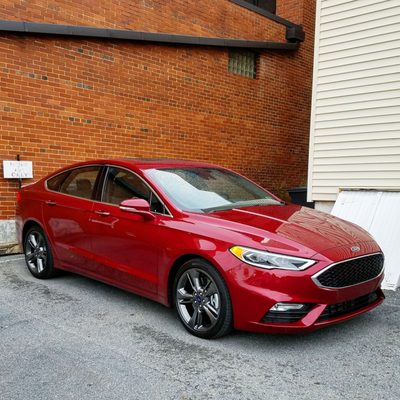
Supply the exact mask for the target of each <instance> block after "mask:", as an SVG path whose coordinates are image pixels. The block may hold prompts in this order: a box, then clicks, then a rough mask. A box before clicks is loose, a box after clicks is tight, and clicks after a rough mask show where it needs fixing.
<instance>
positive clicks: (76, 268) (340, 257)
mask: <svg viewBox="0 0 400 400" xmlns="http://www.w3.org/2000/svg"><path fill="white" fill-rule="evenodd" d="M17 227H18V233H19V238H20V241H21V243H22V244H23V248H24V253H25V257H26V263H27V266H28V268H29V271H30V272H31V273H32V274H33V275H34V276H35V277H37V278H50V277H52V276H54V275H55V274H56V273H57V271H58V270H68V271H72V272H76V273H78V274H82V275H85V276H89V277H91V278H94V279H98V280H101V281H103V282H107V283H109V284H111V285H115V286H118V287H120V288H123V289H126V290H129V291H132V292H135V293H138V294H140V295H143V296H145V297H148V298H150V299H152V300H155V301H158V302H160V303H162V304H165V305H167V306H174V307H175V308H176V311H177V315H178V317H179V319H180V320H181V322H182V324H183V326H184V327H185V328H186V329H187V330H188V331H189V332H190V333H192V334H194V335H196V336H199V337H203V338H215V337H219V336H222V335H224V334H226V333H228V332H229V331H230V330H231V329H232V328H236V329H242V330H250V331H260V332H306V331H311V330H314V329H317V328H320V327H323V326H326V325H329V324H333V323H337V322H340V321H344V320H346V319H349V318H352V317H354V316H356V315H358V314H361V313H363V312H366V311H368V310H370V309H372V308H374V307H376V306H377V305H379V304H380V303H381V302H382V301H383V299H384V295H383V293H382V291H381V290H380V284H381V282H382V279H383V262H384V257H383V254H382V252H381V250H380V248H379V246H378V245H377V244H376V242H375V241H374V239H373V238H372V237H371V236H370V235H369V234H368V233H367V232H366V231H364V230H363V229H361V228H359V227H358V226H356V225H354V224H351V223H349V222H346V221H343V220H341V219H338V218H335V217H333V216H330V215H328V214H324V213H321V212H318V211H314V210H311V209H308V208H304V207H300V206H296V205H286V204H285V203H284V202H282V201H281V200H280V199H278V198H277V197H275V196H274V195H273V194H271V193H269V192H268V191H266V190H265V189H263V188H261V187H260V186H258V185H256V184H255V183H253V182H251V181H249V180H248V179H246V178H244V177H242V176H241V175H238V174H236V173H234V172H232V171H230V170H227V169H225V168H222V167H219V166H215V165H211V164H204V163H198V162H188V161H174V160H151V159H150V160H145V159H142V160H135V159H110V160H96V161H90V162H84V163H79V164H75V165H72V166H69V167H66V168H64V169H62V170H59V171H57V172H55V173H54V174H51V175H49V176H47V177H46V178H43V179H41V180H40V181H38V182H36V183H34V184H32V185H29V186H26V187H24V188H23V189H22V190H21V191H20V193H19V194H18V205H17Z"/></svg>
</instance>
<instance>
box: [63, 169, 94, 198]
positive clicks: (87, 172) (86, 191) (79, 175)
mask: <svg viewBox="0 0 400 400" xmlns="http://www.w3.org/2000/svg"><path fill="white" fill-rule="evenodd" d="M99 171H100V167H98V166H91V167H84V168H78V169H74V170H72V171H70V173H69V175H68V177H67V178H66V179H65V180H64V182H63V183H62V184H61V187H60V192H61V193H65V194H70V195H71V196H77V197H82V198H84V199H92V198H93V193H94V187H95V185H96V180H97V176H98V174H99Z"/></svg>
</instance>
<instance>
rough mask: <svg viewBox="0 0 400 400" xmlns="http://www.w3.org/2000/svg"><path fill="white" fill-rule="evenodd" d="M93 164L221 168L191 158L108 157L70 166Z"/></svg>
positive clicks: (138, 166)
mask: <svg viewBox="0 0 400 400" xmlns="http://www.w3.org/2000/svg"><path fill="white" fill-rule="evenodd" d="M88 164H89V165H91V164H116V165H121V166H125V167H131V168H136V169H140V170H145V169H153V168H179V167H203V168H221V167H220V166H218V165H215V164H211V163H206V162H200V161H190V160H177V159H169V158H107V159H98V160H88V161H84V162H81V163H77V164H73V165H70V166H69V168H73V167H78V166H83V165H88Z"/></svg>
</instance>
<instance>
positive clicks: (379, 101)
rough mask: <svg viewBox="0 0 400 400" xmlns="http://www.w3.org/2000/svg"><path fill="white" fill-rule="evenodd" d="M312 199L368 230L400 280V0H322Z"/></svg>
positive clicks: (389, 277) (390, 274)
mask: <svg viewBox="0 0 400 400" xmlns="http://www.w3.org/2000/svg"><path fill="white" fill-rule="evenodd" d="M360 190H363V191H361V192H360ZM370 190H374V192H371V191H370ZM339 193H340V196H339ZM338 197H339V198H338ZM308 200H309V201H315V202H316V208H317V209H321V210H324V211H328V212H330V211H332V213H333V214H335V215H338V216H341V217H342V218H345V219H348V220H351V221H353V222H356V223H358V224H359V225H361V226H363V227H364V228H366V229H368V230H369V231H370V232H371V233H372V234H373V235H374V237H375V238H376V239H377V240H378V242H379V244H380V245H381V247H382V248H383V250H384V252H385V255H386V265H385V267H386V277H385V283H384V286H385V287H387V288H395V287H397V286H399V285H400V261H398V260H400V0H317V18H316V36H315V60H314V83H313V105H312V115H311V133H310V157H309V177H308ZM335 202H336V203H335Z"/></svg>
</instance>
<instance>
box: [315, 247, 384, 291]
mask: <svg viewBox="0 0 400 400" xmlns="http://www.w3.org/2000/svg"><path fill="white" fill-rule="evenodd" d="M383 261H384V258H383V254H382V253H378V254H372V255H369V256H364V257H359V258H353V259H351V260H348V261H342V262H340V263H337V264H333V265H332V266H330V267H328V268H327V269H325V270H324V271H322V272H319V273H318V274H316V275H314V276H313V278H312V279H313V281H314V282H315V283H316V284H317V285H318V286H322V287H326V288H343V287H347V286H353V285H357V284H359V283H362V282H367V281H369V280H371V279H374V278H376V277H377V276H379V275H380V273H381V272H382V269H383Z"/></svg>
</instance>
